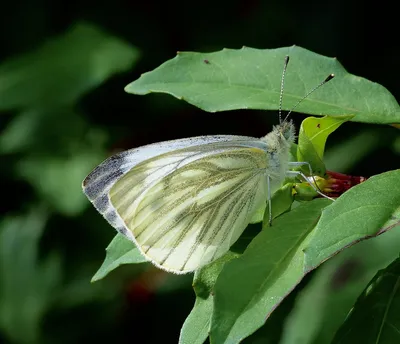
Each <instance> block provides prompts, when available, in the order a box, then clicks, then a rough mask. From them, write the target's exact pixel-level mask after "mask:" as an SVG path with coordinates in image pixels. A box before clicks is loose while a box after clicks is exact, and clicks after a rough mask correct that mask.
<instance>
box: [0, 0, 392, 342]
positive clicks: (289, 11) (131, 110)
mask: <svg viewBox="0 0 400 344" xmlns="http://www.w3.org/2000/svg"><path fill="white" fill-rule="evenodd" d="M396 15H397V11H395V10H394V9H393V10H391V9H390V8H389V5H387V6H383V5H379V4H378V5H377V6H374V7H371V8H369V7H365V8H362V9H361V8H360V7H359V6H358V5H357V4H350V3H349V2H346V1H339V2H335V3H330V4H325V5H321V4H317V3H310V4H306V5H305V4H304V3H299V2H295V1H293V2H287V3H285V4H284V5H283V3H282V2H262V1H257V0H256V1H239V0H237V1H233V2H232V1H229V2H228V1H221V2H220V3H218V5H216V4H215V3H214V2H209V1H202V2H193V3H186V5H185V6H184V7H182V6H181V5H180V4H178V3H171V2H165V3H156V2H141V3H136V2H131V1H126V0H118V1H115V2H112V3H111V2H102V3H99V2H94V1H87V2H79V3H74V2H63V1H54V2H51V3H46V2H43V1H38V0H34V1H29V2H28V1H14V2H8V3H6V4H4V5H2V10H1V12H0V28H1V32H2V35H1V36H0V58H1V60H0V110H1V113H0V116H1V117H0V130H1V135H0V154H1V169H0V177H1V178H0V187H1V190H2V191H3V195H4V196H5V197H4V201H3V202H2V210H3V216H2V218H1V222H0V341H2V342H5V343H10V344H14V343H15V344H20V343H21V344H25V343H87V342H88V341H96V342H97V343H108V342H119V343H132V342H138V343H155V342H159V341H161V340H162V341H163V342H165V343H167V342H170V343H176V342H177V341H178V337H179V329H180V327H181V325H182V323H183V322H184V320H185V318H186V316H187V314H189V312H190V309H191V308H192V306H193V303H194V297H195V296H194V293H193V291H192V290H191V288H190V282H191V278H190V276H189V277H186V276H169V275H168V276H167V275H166V274H164V273H163V272H159V271H156V270H154V269H153V268H150V267H149V266H147V265H146V264H142V265H137V266H132V265H130V266H125V267H120V268H119V269H118V270H116V271H114V272H113V273H112V274H110V276H108V277H107V278H106V279H104V280H102V281H100V282H97V283H94V284H90V279H91V277H92V276H93V274H94V273H95V272H96V271H97V270H98V268H99V266H100V264H101V262H102V261H103V259H104V256H105V251H104V249H105V247H106V246H107V245H108V243H109V241H110V240H111V238H112V237H113V236H114V234H115V233H114V231H113V230H112V229H111V228H109V226H108V225H107V224H106V222H105V221H104V220H103V219H102V218H101V217H100V216H99V215H98V214H97V213H96V212H95V210H94V209H91V208H90V207H89V204H88V202H87V201H86V199H85V198H84V196H83V195H82V193H81V189H80V183H81V181H82V179H83V178H84V177H85V176H86V174H87V173H88V172H90V170H91V169H92V168H93V167H94V166H95V165H97V164H98V163H99V162H100V161H101V160H102V159H103V158H104V157H105V156H107V155H109V154H111V153H112V152H114V151H116V150H120V149H127V148H130V147H134V146H140V145H143V144H146V143H151V142H157V141H162V140H166V139H172V138H180V137H188V136H195V135H205V134H223V133H229V134H240V135H250V136H262V135H265V133H266V132H268V131H270V129H271V124H272V121H273V120H272V118H273V117H274V116H265V112H262V111H252V112H249V111H234V112H226V113H218V114H208V113H204V112H202V111H200V110H198V109H195V108H194V107H192V106H190V105H187V104H184V103H183V102H179V101H177V100H175V99H173V98H172V97H168V96H162V95H151V96H146V97H135V96H132V95H128V94H125V93H124V91H123V89H124V86H125V85H127V84H128V82H130V81H131V80H134V79H137V78H138V77H139V75H140V73H143V72H146V71H148V70H151V69H154V68H155V67H156V66H158V65H159V64H161V63H162V62H164V61H166V60H167V59H169V58H172V57H173V56H174V55H175V53H176V51H177V50H180V51H188V50H194V51H213V50H220V49H222V48H224V47H229V48H240V47H241V46H242V45H247V46H252V47H256V48H274V47H279V46H288V45H292V44H299V45H301V46H303V47H306V48H308V49H310V50H313V51H316V52H318V53H320V54H323V55H327V56H337V57H338V59H339V60H340V61H341V62H342V63H343V65H344V66H346V68H347V69H348V70H349V72H351V73H353V74H356V75H361V76H363V77H366V78H368V79H370V80H373V81H376V82H379V83H380V84H382V85H384V86H385V87H387V88H388V89H389V90H390V91H391V92H392V94H393V95H394V96H395V97H398V94H399V91H400V86H399V83H398V77H397V75H396V74H397V73H396V71H397V70H398V65H397V64H398V55H399V49H400V47H399V45H398V44H397V37H395V33H396V25H397V20H396V17H395V16H396ZM371 23H374V24H373V25H371ZM294 119H295V121H296V122H297V124H298V123H300V119H301V116H297V117H295V116H294ZM275 122H276V121H275ZM297 127H298V126H297ZM399 152H400V150H399V139H398V130H396V129H394V128H391V127H388V126H373V125H361V124H354V123H351V124H347V123H346V124H344V125H343V126H342V127H341V128H340V129H339V130H337V131H336V132H335V133H334V134H333V135H332V138H330V140H329V141H328V147H327V152H326V154H325V159H326V160H327V166H328V169H330V170H335V171H338V172H345V173H352V174H356V175H364V176H370V175H373V174H377V173H380V172H383V171H386V170H390V169H395V168H398V167H399V163H398V162H399ZM397 232H398V231H397ZM392 233H395V232H394V231H392V232H388V233H387V234H384V235H382V236H381V237H379V238H377V239H376V240H375V239H374V240H371V241H368V244H369V243H371V244H370V245H376V246H374V248H373V250H372V249H371V247H369V246H368V247H367V242H365V243H362V244H360V245H356V246H355V247H353V248H351V249H349V250H346V251H345V252H343V253H342V254H340V255H338V256H337V257H335V258H334V259H332V260H331V261H329V262H328V263H327V264H324V265H323V266H322V267H321V269H319V270H317V272H315V273H313V274H310V276H309V277H308V278H306V279H305V280H304V281H303V282H302V283H301V284H300V286H299V287H298V288H297V289H296V290H295V292H294V293H293V294H292V295H291V296H290V297H289V298H288V299H287V300H285V301H284V302H283V303H282V305H281V306H279V308H278V310H277V311H276V312H274V313H273V315H272V316H271V318H270V319H269V320H268V322H267V323H266V325H265V326H264V327H263V328H262V329H260V330H259V331H258V332H256V333H255V334H254V335H253V336H252V337H250V338H248V339H247V340H246V341H247V342H249V343H257V342H260V343H261V342H262V343H266V342H270V343H277V342H278V341H279V340H280V338H283V340H288V339H287V338H290V337H287V336H290V333H292V332H290V331H294V332H295V333H300V329H308V328H310V329H312V331H313V332H312V333H306V334H305V335H304V336H305V338H306V339H305V340H304V341H302V343H313V341H312V340H314V342H315V343H324V342H326V340H327V339H326V338H332V337H333V334H334V333H335V331H336V330H337V328H338V327H339V326H340V323H341V322H342V321H343V319H344V317H345V316H346V314H347V313H348V311H349V309H350V308H351V307H352V305H353V304H354V302H355V300H356V297H357V295H359V294H360V293H361V291H362V289H363V286H365V283H366V282H367V281H368V280H369V279H370V278H371V277H372V276H373V275H374V274H375V273H376V271H377V270H378V269H381V268H384V267H385V266H386V265H387V264H388V263H389V262H390V260H389V257H388V256H385V254H386V253H388V252H391V253H393V251H395V249H396V248H397V247H398V246H399V245H398V243H399V240H400V239H399V237H398V236H395V235H394V234H392ZM389 235H393V237H389ZM372 243H374V244H372ZM375 258H377V259H375ZM378 258H379V259H378ZM352 266H353V268H351V267H352ZM354 266H355V267H356V268H354ZM349 267H350V268H349ZM343 276H344V277H343ZM346 276H347V277H346ZM349 276H350V277H349ZM310 294H311V295H312V296H318V297H310V296H308V299H307V295H310ZM303 298H305V299H306V300H308V301H307V302H306V301H302V299H303ZM321 298H323V300H324V302H323V303H320V302H319V300H320V299H321ZM304 304H306V305H307V307H306V308H307V309H308V310H311V309H316V308H317V309H316V310H315V313H313V314H314V316H315V315H316V314H317V316H315V318H316V320H313V319H312V318H311V317H310V316H309V315H307V316H306V318H307V320H309V321H310V323H309V324H304V323H301V324H298V319H297V321H296V319H293V317H295V314H296V312H299V313H301V312H304V307H305V306H304ZM302 305H303V306H302ZM317 306H318V307H317ZM292 310H294V312H291V311H292ZM288 314H290V318H287V315H288ZM301 314H303V313H301ZM292 315H293V317H292ZM302 318H303V319H304V315H303V316H302ZM310 325H313V326H310ZM155 328H156V329H157V330H156V331H154V329H155ZM290 329H291V330H290ZM146 330H147V331H146ZM286 331H287V333H285V336H283V337H282V336H281V333H282V332H286ZM260 338H261V339H260ZM283 342H284V341H283ZM285 343H290V341H286V342H285Z"/></svg>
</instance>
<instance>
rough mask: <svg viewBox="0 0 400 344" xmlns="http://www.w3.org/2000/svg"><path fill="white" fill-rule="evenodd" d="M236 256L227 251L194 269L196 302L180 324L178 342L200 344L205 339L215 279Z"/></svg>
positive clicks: (211, 308)
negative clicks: (213, 260)
mask: <svg viewBox="0 0 400 344" xmlns="http://www.w3.org/2000/svg"><path fill="white" fill-rule="evenodd" d="M236 257H239V254H236V253H233V252H228V253H227V254H225V255H224V256H223V257H221V258H220V259H218V260H216V261H215V262H214V263H212V264H210V265H208V266H206V267H204V268H202V269H200V270H199V271H196V273H195V275H194V279H193V289H194V291H195V293H196V302H195V304H194V307H193V309H192V311H191V312H190V314H189V316H188V317H187V318H186V320H185V323H184V324H183V326H182V329H181V334H180V337H179V344H202V343H204V341H205V340H206V339H207V337H208V332H209V330H210V322H211V315H212V311H213V308H214V306H213V301H214V300H213V288H214V284H215V281H216V280H217V277H218V275H219V273H220V272H221V270H222V268H223V267H224V265H225V263H226V262H228V261H230V260H232V259H234V258H236Z"/></svg>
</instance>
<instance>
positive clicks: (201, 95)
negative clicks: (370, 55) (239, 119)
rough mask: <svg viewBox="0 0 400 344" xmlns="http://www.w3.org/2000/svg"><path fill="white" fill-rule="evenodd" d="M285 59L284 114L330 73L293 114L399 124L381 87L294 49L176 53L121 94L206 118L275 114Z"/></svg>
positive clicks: (395, 109) (329, 60)
mask: <svg viewBox="0 0 400 344" xmlns="http://www.w3.org/2000/svg"><path fill="white" fill-rule="evenodd" d="M285 55H289V56H290V63H289V66H288V72H287V75H286V79H285V91H284V97H283V108H284V109H285V110H290V109H292V108H293V106H294V105H295V104H296V103H297V102H298V101H299V100H300V99H301V98H302V97H303V96H304V95H305V94H306V93H307V91H309V90H311V89H312V88H313V87H315V86H316V85H317V84H318V83H319V82H320V81H322V80H324V79H325V78H326V77H327V76H328V75H329V74H331V73H334V74H335V78H334V79H333V80H332V81H330V82H329V83H327V84H326V85H324V86H323V87H321V88H320V89H318V91H316V92H314V93H313V94H312V95H310V96H309V97H308V98H307V99H306V100H304V101H303V102H302V103H301V104H300V105H299V106H298V107H297V108H296V111H298V112H303V113H307V114H314V115H330V116H341V115H354V116H355V117H354V118H353V120H354V121H356V122H369V123H400V107H399V104H398V103H397V101H396V100H395V98H394V97H393V96H392V95H391V94H390V92H388V91H387V90H386V89H385V88H384V87H383V86H381V85H379V84H376V83H374V82H371V81H368V80H366V79H364V78H360V77H358V76H355V75H352V74H349V73H348V72H347V71H346V70H345V69H344V68H343V66H342V65H341V64H340V63H339V62H338V61H337V60H336V59H335V58H328V57H325V56H322V55H318V54H315V53H313V52H311V51H308V50H306V49H303V48H300V47H297V46H292V47H286V48H279V49H265V50H259V49H253V48H247V47H244V48H242V49H240V50H232V49H223V50H222V51H218V52H214V53H193V52H184V53H178V55H177V56H176V57H175V58H174V59H172V60H169V61H167V62H165V63H164V64H162V65H161V66H159V67H158V68H156V69H155V70H154V71H152V72H148V73H145V74H143V75H142V76H141V77H140V78H139V79H138V80H136V81H134V82H132V83H131V84H129V85H128V86H126V88H125V90H126V91H127V92H128V93H133V94H140V95H143V94H148V93H151V92H161V93H168V94H171V95H173V96H175V97H176V98H178V99H184V100H186V101H187V102H189V103H190V104H193V105H195V106H197V107H199V108H201V109H203V110H206V111H210V112H216V111H225V110H234V109H265V110H276V109H278V108H279V93H280V80H281V76H282V70H283V63H284V56H285ZM205 61H207V63H206V62H205Z"/></svg>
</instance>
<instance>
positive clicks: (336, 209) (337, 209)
mask: <svg viewBox="0 0 400 344" xmlns="http://www.w3.org/2000/svg"><path fill="white" fill-rule="evenodd" d="M399 183H400V170H395V171H390V172H386V173H382V174H380V175H376V176H374V177H371V178H370V179H368V180H366V181H365V182H363V183H361V184H359V185H357V186H355V187H353V188H351V189H350V190H348V191H347V192H345V193H344V194H343V195H342V196H340V197H339V198H338V199H337V200H336V202H334V203H333V204H332V205H331V206H330V207H329V208H327V209H324V211H323V212H322V216H321V219H320V220H319V222H318V224H317V226H316V227H315V229H314V231H313V233H314V234H313V236H312V238H311V240H310V242H309V243H308V245H307V247H306V248H305V250H304V253H305V266H304V268H305V270H306V271H309V270H312V269H314V268H315V267H317V266H318V265H319V264H321V262H323V261H325V260H326V259H328V258H329V257H331V256H332V255H334V254H335V253H337V252H338V251H340V250H342V249H343V248H345V247H347V246H350V245H352V244H354V243H356V242H358V241H360V240H363V239H366V238H368V237H372V236H376V235H378V234H381V233H382V232H384V231H385V230H387V229H390V227H387V228H383V226H384V224H385V222H387V221H388V220H389V219H391V218H392V216H393V214H394V213H395V212H396V211H397V209H398V208H399V207H400V193H398V192H394V188H396V186H397V185H398V184H399Z"/></svg>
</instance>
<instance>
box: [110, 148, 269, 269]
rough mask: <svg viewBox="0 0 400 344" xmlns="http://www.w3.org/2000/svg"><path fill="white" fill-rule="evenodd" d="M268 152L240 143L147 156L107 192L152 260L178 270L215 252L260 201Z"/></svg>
mask: <svg viewBox="0 0 400 344" xmlns="http://www.w3.org/2000/svg"><path fill="white" fill-rule="evenodd" d="M266 166H267V161H266V154H265V151H264V150H263V149H260V148H256V147H249V145H248V144H244V143H243V142H242V143H241V142H236V143H235V142H230V144H229V145H225V144H223V143H218V144H212V145H209V146H208V145H206V146H204V145H203V146H202V147H192V148H187V149H184V150H181V151H174V152H171V153H168V154H164V155H162V156H158V157H155V158H153V159H149V160H146V161H144V162H142V163H141V164H139V165H137V166H136V167H134V168H132V169H131V170H130V171H129V172H128V173H126V174H125V175H124V176H123V177H121V178H120V179H119V180H118V181H117V182H116V183H115V184H114V185H113V186H112V187H111V190H110V192H109V197H110V200H111V204H112V207H113V208H114V209H116V212H117V213H118V215H119V217H120V218H122V220H123V222H124V224H125V226H126V228H128V229H129V230H130V231H131V232H132V233H133V237H134V241H135V242H136V243H137V245H138V247H139V248H140V250H141V251H142V253H143V254H145V255H146V256H147V257H148V258H149V259H150V260H151V261H152V262H153V263H154V264H156V265H158V266H160V267H162V268H164V269H166V270H169V271H174V272H178V273H183V272H188V271H193V270H195V269H197V268H199V267H201V266H203V265H205V264H207V263H209V262H211V261H213V260H215V259H217V258H218V257H220V256H221V255H222V254H224V253H225V252H226V251H228V249H229V247H230V246H231V245H232V244H233V242H235V241H236V240H237V239H238V237H239V236H240V234H241V233H242V232H243V230H244V229H245V227H246V226H247V224H248V223H249V221H250V217H251V215H252V214H253V213H254V211H255V210H256V209H257V208H258V207H260V206H261V205H262V203H263V202H265V199H266V195H267V190H266V174H265V171H266Z"/></svg>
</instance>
